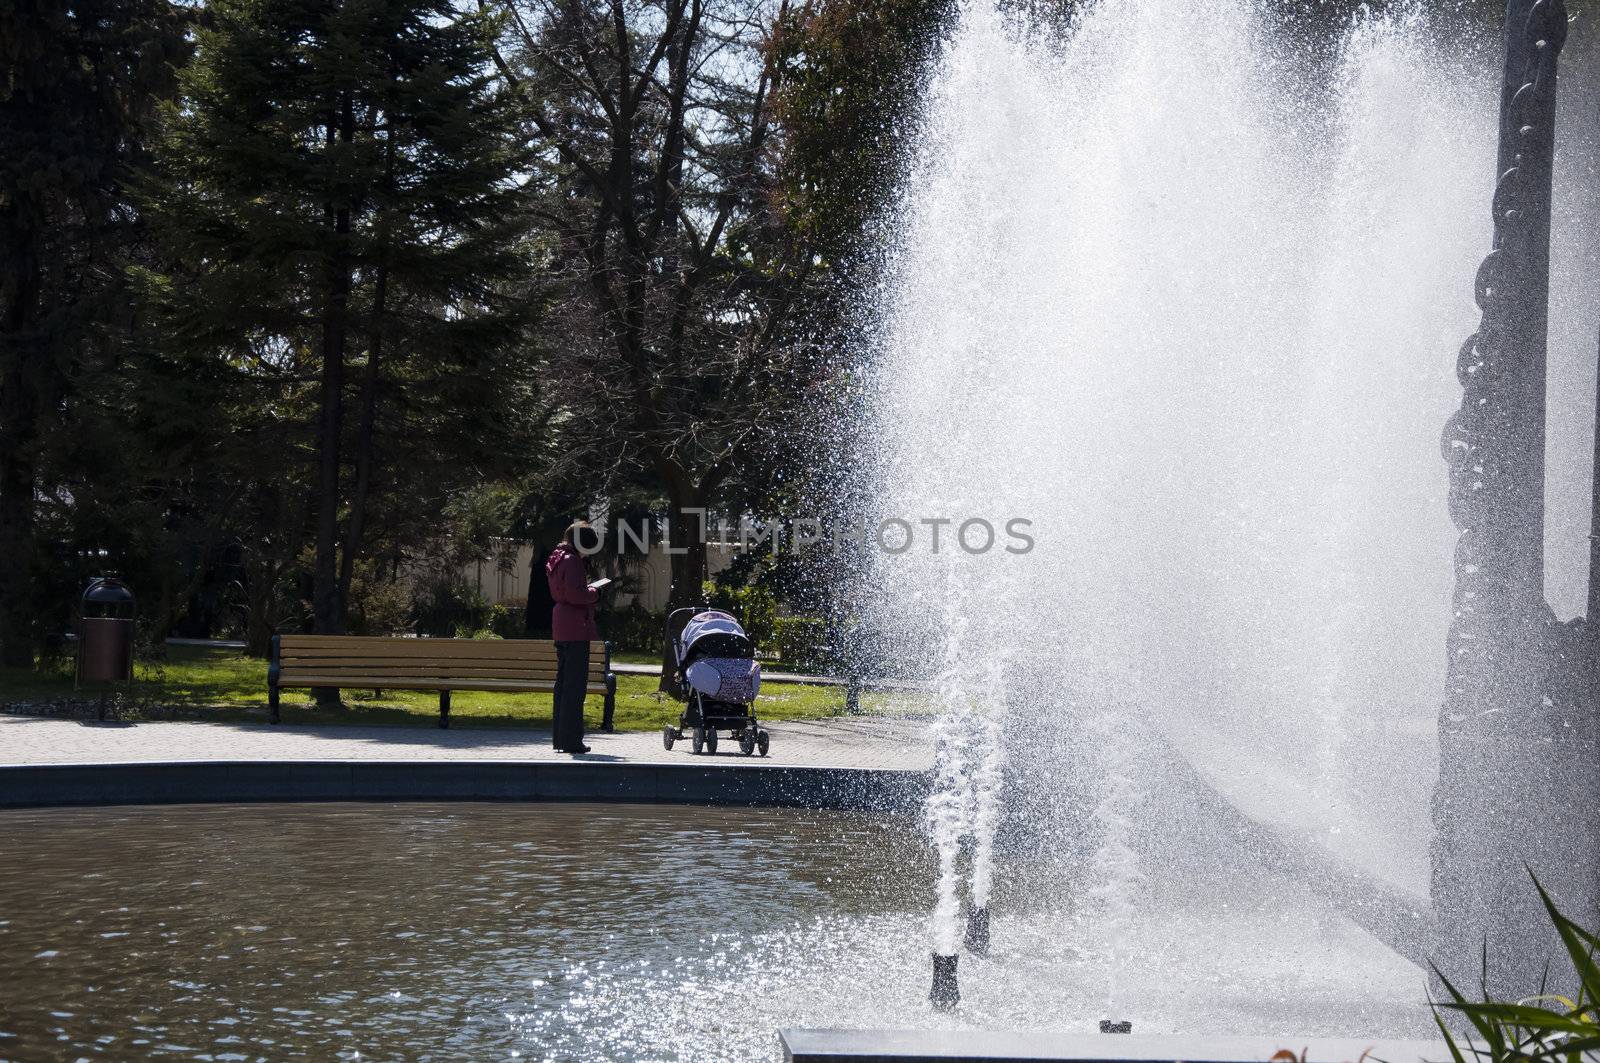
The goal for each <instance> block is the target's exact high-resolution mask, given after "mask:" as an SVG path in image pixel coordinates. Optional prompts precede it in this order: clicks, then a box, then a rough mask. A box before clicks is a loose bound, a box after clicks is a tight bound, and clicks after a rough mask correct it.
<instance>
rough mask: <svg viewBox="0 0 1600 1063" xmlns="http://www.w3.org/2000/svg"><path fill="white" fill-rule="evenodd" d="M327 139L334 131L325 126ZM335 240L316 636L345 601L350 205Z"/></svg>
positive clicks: (343, 209) (338, 214)
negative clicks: (342, 505) (343, 469)
mask: <svg viewBox="0 0 1600 1063" xmlns="http://www.w3.org/2000/svg"><path fill="white" fill-rule="evenodd" d="M340 111H341V114H340V119H341V121H340V128H339V130H338V136H339V137H340V138H341V139H342V140H344V141H345V142H346V143H348V142H349V141H350V139H351V138H352V137H353V136H354V135H355V129H354V126H355V120H354V112H353V106H352V103H351V100H350V98H349V95H348V94H345V96H344V99H343V101H342V106H341V108H340ZM328 132H329V136H328V139H329V141H330V142H331V141H332V139H333V137H334V130H332V129H330V130H329V131H328ZM328 212H329V214H330V216H331V220H332V221H333V231H334V234H335V235H334V245H333V249H332V252H331V254H330V256H329V263H328V267H329V268H328V278H327V288H326V291H325V295H326V300H327V302H326V305H325V309H324V311H323V319H322V374H321V382H320V383H321V395H320V396H319V398H320V408H319V412H318V418H317V506H316V513H317V550H316V564H315V568H314V571H313V575H312V593H311V614H312V630H314V631H315V632H316V633H317V634H319V635H338V634H342V633H343V631H344V602H343V600H342V599H341V598H340V595H339V560H338V551H339V463H340V444H341V442H342V440H341V436H342V434H343V432H344V347H345V332H346V329H347V327H348V322H347V321H346V312H347V310H348V306H349V301H350V263H349V260H348V247H347V244H348V241H349V237H350V206H349V204H346V203H341V204H338V205H335V204H332V203H330V204H329V205H328ZM316 699H317V704H319V705H336V704H337V703H338V700H339V692H338V691H337V690H332V689H328V688H319V689H318V690H317V691H316Z"/></svg>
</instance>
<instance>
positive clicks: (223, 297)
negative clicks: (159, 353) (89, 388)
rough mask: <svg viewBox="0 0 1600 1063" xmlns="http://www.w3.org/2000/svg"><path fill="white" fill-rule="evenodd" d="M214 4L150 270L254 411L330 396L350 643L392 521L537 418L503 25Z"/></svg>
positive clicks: (418, 12) (335, 589)
mask: <svg viewBox="0 0 1600 1063" xmlns="http://www.w3.org/2000/svg"><path fill="white" fill-rule="evenodd" d="M210 15H211V18H210V20H209V25H208V27H207V28H206V29H205V30H203V31H202V32H201V33H200V35H199V40H198V54H197V58H196V61H195V62H194V63H193V64H192V65H191V66H190V68H189V69H188V70H187V72H186V73H185V76H184V80H183V89H184V93H183V101H182V103H181V105H179V106H175V107H173V108H172V109H171V110H170V112H169V114H168V135H167V137H166V139H165V141H164V143H163V145H162V150H161V152H160V162H161V165H160V172H159V176H160V180H159V181H157V182H153V183H152V189H153V192H152V199H151V208H152V210H153V211H155V212H156V214H157V215H158V216H159V220H160V228H161V231H162V233H163V235H164V237H165V240H166V243H167V246H168V249H169V254H170V255H171V257H172V259H173V260H174V261H175V262H176V263H177V264H178V265H177V266H176V267H175V268H174V269H172V270H170V271H167V272H165V273H162V274H151V275H148V276H147V277H146V278H145V280H146V284H147V287H148V290H149V292H150V294H151V296H152V297H153V299H154V300H155V302H156V303H157V304H158V305H159V306H160V308H161V310H162V317H163V320H164V321H165V322H167V325H168V327H169V328H171V330H172V333H173V336H174V338H175V340H176V341H177V343H176V349H178V350H180V351H181V352H182V354H183V356H184V357H188V358H199V359H202V360H208V361H218V360H220V361H221V362H222V363H223V364H225V365H226V366H227V367H228V368H229V370H230V372H231V373H232V374H233V376H234V378H235V379H236V381H237V382H238V386H240V387H242V388H243V389H245V390H246V391H247V392H249V391H254V393H255V394H256V396H257V400H256V401H257V406H258V408H263V409H265V408H266V407H268V406H270V407H271V408H272V409H273V410H274V411H277V412H278V413H282V412H283V411H285V410H290V411H294V410H297V409H298V410H300V411H305V410H307V409H308V408H309V407H313V406H314V416H313V417H306V416H305V414H304V413H303V412H302V413H301V414H300V416H301V417H302V418H304V419H305V421H306V427H307V428H309V429H310V431H309V432H307V433H306V435H308V436H309V440H308V443H309V446H308V447H307V448H306V450H309V451H310V457H311V460H312V463H313V465H314V475H313V476H311V477H310V480H311V481H312V483H313V485H314V486H313V490H312V500H313V504H312V506H311V507H310V508H311V511H312V514H313V518H312V524H313V528H312V538H313V540H314V542H315V562H314V574H313V587H314V589H313V610H312V611H313V625H314V630H316V631H318V632H322V633H337V632H340V631H342V630H344V627H345V612H346V600H345V599H346V597H347V596H348V591H349V587H350V584H351V580H352V578H353V574H354V571H355V566H356V563H357V561H358V559H359V558H360V557H361V556H362V555H363V552H364V550H365V548H366V544H367V543H368V542H369V541H370V540H371V538H372V531H371V529H372V528H373V526H374V517H384V515H385V514H386V513H388V514H394V513H395V511H396V510H406V509H407V508H409V509H410V510H411V519H412V520H413V521H416V520H426V519H428V518H427V514H426V512H418V510H419V509H420V508H421V507H425V506H427V505H428V504H429V501H428V500H429V499H430V498H432V499H435V500H437V498H438V497H439V495H440V494H441V493H447V492H448V490H449V486H448V484H447V483H445V482H443V481H442V480H441V477H442V478H443V480H445V481H447V480H449V478H450V477H452V476H453V477H457V478H462V477H466V478H471V477H475V476H479V475H485V474H487V473H488V472H489V471H490V470H491V468H492V466H493V465H494V464H495V462H496V461H497V460H499V459H503V458H504V456H505V455H506V453H507V439H508V438H510V437H514V436H515V435H516V433H517V431H518V417H519V412H518V411H519V409H520V407H521V406H522V405H524V404H525V403H526V401H527V398H528V395H529V391H530V387H531V384H530V382H529V368H530V367H529V365H528V364H527V362H526V360H525V359H523V358H522V357H521V352H520V350H519V347H518V345H517V341H518V340H519V339H520V338H521V337H522V335H523V333H524V326H525V324H526V322H527V319H528V315H529V310H530V307H531V306H532V305H533V304H532V302H531V301H530V300H529V299H528V298H527V295H526V291H525V289H526V285H527V281H526V275H527V265H526V263H527V258H526V255H525V254H524V251H523V248H522V241H523V239H524V234H525V231H526V221H527V219H526V216H525V214H524V212H523V210H522V207H521V202H522V197H521V192H520V190H519V188H518V186H517V179H518V175H519V174H520V173H522V172H524V171H525V169H526V164H527V159H526V156H525V155H524V154H523V149H522V148H521V147H520V146H519V138H518V137H517V136H516V116H515V113H514V111H513V110H512V109H511V107H510V106H509V102H510V101H509V100H508V99H507V98H506V97H505V96H504V95H503V94H502V93H501V92H500V91H499V90H498V89H497V87H496V82H495V81H494V79H493V78H492V76H491V73H492V72H491V71H490V69H489V63H488V60H489V55H488V52H487V46H486V41H487V40H488V39H489V35H490V34H491V33H492V31H493V27H492V25H491V24H490V23H489V22H488V21H487V20H486V19H484V18H482V17H480V16H477V15H473V14H466V13H463V11H462V10H461V8H460V7H459V6H458V5H456V4H454V3H452V2H450V0H334V2H326V0H216V2H214V3H213V4H212V5H211V8H210ZM248 405H249V404H248V403H246V404H245V407H246V408H248ZM352 405H353V406H354V411H353V415H351V413H350V411H349V408H350V407H351V406H352ZM305 458H306V455H305V453H304V452H303V451H302V452H299V453H290V454H285V453H276V454H261V455H258V456H257V459H256V460H257V461H258V462H266V463H272V462H286V463H294V462H303V461H304V460H305ZM384 496H387V497H384ZM397 519H403V517H398V518H397Z"/></svg>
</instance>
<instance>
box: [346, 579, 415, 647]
mask: <svg viewBox="0 0 1600 1063" xmlns="http://www.w3.org/2000/svg"><path fill="white" fill-rule="evenodd" d="M411 598H412V595H411V590H410V588H408V587H407V586H406V584H405V583H404V582H403V581H401V580H398V579H393V578H390V577H389V576H388V575H387V574H386V573H384V572H382V571H381V570H380V567H379V566H377V565H374V564H372V563H371V562H364V563H362V564H360V565H358V566H357V568H356V577H355V579H354V580H353V581H352V582H351V584H350V603H349V605H350V633H351V634H352V635H398V634H400V633H402V632H404V631H406V630H408V629H409V627H410V625H411Z"/></svg>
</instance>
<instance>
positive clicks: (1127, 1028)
mask: <svg viewBox="0 0 1600 1063" xmlns="http://www.w3.org/2000/svg"><path fill="white" fill-rule="evenodd" d="M1100 1032H1101V1033H1132V1032H1133V1020H1131V1019H1123V1020H1122V1021H1120V1022H1113V1021H1111V1020H1110V1019H1101V1020H1100Z"/></svg>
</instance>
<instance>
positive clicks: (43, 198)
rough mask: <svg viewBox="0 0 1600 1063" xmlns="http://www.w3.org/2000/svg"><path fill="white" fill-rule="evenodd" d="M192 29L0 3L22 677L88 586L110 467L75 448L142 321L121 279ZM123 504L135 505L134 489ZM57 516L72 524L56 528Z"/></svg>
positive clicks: (169, 7)
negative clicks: (90, 499)
mask: <svg viewBox="0 0 1600 1063" xmlns="http://www.w3.org/2000/svg"><path fill="white" fill-rule="evenodd" d="M184 17H185V16H184V14H183V9H181V8H180V7H178V6H177V5H175V4H172V3H169V2H167V0H76V2H68V0H18V2H15V3H8V4H5V5H0V72H3V73H0V660H4V661H5V662H6V663H8V664H12V665H27V664H29V663H30V662H31V661H32V659H33V656H34V651H35V648H36V647H38V648H42V649H45V650H46V651H47V652H48V651H49V647H48V646H45V645H44V643H45V642H46V641H47V640H49V639H50V638H52V637H55V636H58V634H59V632H60V631H61V630H63V628H64V627H65V621H66V619H67V618H66V615H65V614H66V612H67V608H68V604H67V603H68V602H69V601H70V600H71V598H72V597H75V595H73V594H72V593H71V592H72V591H73V590H74V589H80V588H81V586H82V583H81V582H80V577H82V576H84V575H86V574H87V573H85V572H83V571H81V569H80V566H78V565H77V564H75V563H74V562H75V558H74V556H73V555H74V553H75V548H76V546H77V544H76V543H73V542H71V540H73V539H76V538H78V536H76V535H75V534H73V533H72V531H71V530H70V525H72V524H73V523H74V521H75V518H76V517H77V516H78V515H79V514H80V513H82V512H83V511H84V506H83V498H82V494H83V492H82V480H81V479H79V477H82V476H93V475H94V473H95V472H96V471H97V470H96V469H95V468H94V466H93V465H92V464H84V463H82V462H79V461H75V460H74V459H73V454H72V451H73V450H74V444H75V443H76V442H78V441H79V440H82V439H83V438H85V432H84V429H85V423H84V422H85V421H91V422H92V421H93V420H95V419H96V416H97V415H98V414H99V413H101V412H102V408H101V407H100V405H99V403H98V400H99V399H100V398H101V395H98V394H85V393H84V392H83V390H82V389H80V387H79V385H80V384H81V383H82V382H84V381H94V380H95V379H97V377H98V376H101V375H104V374H105V373H106V372H107V370H108V369H109V368H111V367H114V366H115V365H116V364H117V361H118V359H119V358H120V357H121V356H122V355H123V353H125V352H124V343H123V340H124V338H125V336H126V334H127V331H128V328H129V322H130V319H131V316H132V308H131V306H130V300H129V298H128V292H127V289H126V286H125V285H124V284H123V283H122V277H121V273H122V268H123V267H124V266H125V265H127V264H128V263H130V262H132V261H135V260H137V258H138V257H139V256H140V255H141V254H142V245H143V242H142V238H141V237H142V231H141V227H140V224H139V219H138V218H137V216H135V215H134V214H132V213H130V212H129V211H127V210H126V209H125V189H126V185H127V182H128V180H129V176H130V174H131V173H132V172H133V171H134V170H135V169H136V168H137V167H138V165H139V164H140V161H141V160H142V158H143V156H144V150H145V144H146V142H147V139H148V136H149V131H150V127H151V118H152V116H153V114H154V110H155V107H156V104H157V103H158V101H159V100H160V99H162V98H163V97H164V96H165V95H167V94H168V93H169V92H170V91H171V87H172V83H173V71H174V67H175V66H176V65H177V64H178V63H180V62H181V61H182V57H183V53H184V50H185V43H184V37H183V22H184ZM120 465H121V463H119V466H120ZM75 480H76V481H78V482H76V483H74V482H73V481H75ZM117 501H118V502H119V503H121V504H128V503H129V502H130V500H129V498H128V495H127V492H117ZM51 503H53V504H54V506H53V508H54V509H55V511H56V516H57V518H58V519H57V520H56V521H55V522H54V526H51V527H45V526H42V525H43V524H44V523H45V521H46V517H47V509H48V508H50V504H51ZM63 524H65V525H68V526H69V530H68V532H67V534H66V536H65V539H62V538H58V537H57V536H58V535H59V534H60V532H61V531H62V528H61V525H63ZM149 527H150V526H149V525H146V530H148V529H149ZM47 544H49V545H47Z"/></svg>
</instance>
